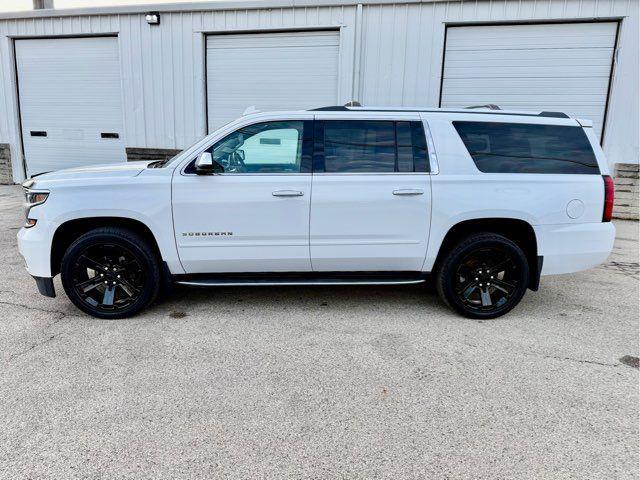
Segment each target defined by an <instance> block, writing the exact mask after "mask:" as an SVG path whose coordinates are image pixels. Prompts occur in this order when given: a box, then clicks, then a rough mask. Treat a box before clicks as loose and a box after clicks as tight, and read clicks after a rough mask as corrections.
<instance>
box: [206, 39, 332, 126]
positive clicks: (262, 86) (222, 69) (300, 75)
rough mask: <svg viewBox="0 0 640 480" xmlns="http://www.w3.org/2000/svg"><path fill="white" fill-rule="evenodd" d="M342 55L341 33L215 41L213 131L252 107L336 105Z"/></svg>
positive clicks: (211, 52) (210, 92)
mask: <svg viewBox="0 0 640 480" xmlns="http://www.w3.org/2000/svg"><path fill="white" fill-rule="evenodd" d="M338 50H339V33H338V32H337V31H321V32H287V33H268V34H233V35H211V36H209V37H208V38H207V107H208V125H209V130H210V131H213V130H215V129H216V128H218V127H220V126H222V125H224V124H225V123H227V122H228V121H230V120H233V119H234V118H237V117H238V116H240V115H242V112H243V111H244V110H245V109H246V108H247V107H249V106H252V105H253V106H255V107H256V108H258V109H259V110H288V109H291V110H295V109H304V108H309V107H312V106H322V105H329V104H333V103H335V102H336V101H337V95H338V93H337V92H338Z"/></svg>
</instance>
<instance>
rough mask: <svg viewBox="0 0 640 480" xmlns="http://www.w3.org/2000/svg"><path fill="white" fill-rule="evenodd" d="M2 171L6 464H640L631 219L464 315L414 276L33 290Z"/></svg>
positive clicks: (613, 473) (598, 472) (309, 468)
mask: <svg viewBox="0 0 640 480" xmlns="http://www.w3.org/2000/svg"><path fill="white" fill-rule="evenodd" d="M21 202H22V198H21V195H20V191H19V189H18V188H17V187H1V188H0V222H1V225H2V228H1V230H0V268H1V272H2V275H1V276H0V422H1V424H0V478H6V479H18V478H64V479H70V478H154V479H156V478H203V479H205V478H206V479H210V478H243V479H248V478H331V479H335V478H349V479H354V478H363V479H364V478H366V479H372V478H392V479H409V478H456V479H463V478H468V479H484V478H496V479H497V478H501V479H504V478H517V479H526V478H537V479H551V478H553V479H556V478H576V479H585V478H589V479H595V478H602V479H612V478H616V479H624V478H638V466H639V457H638V415H639V408H638V385H639V377H638V370H637V368H633V367H631V366H628V365H626V364H625V363H623V362H621V360H620V359H621V358H623V357H625V356H626V355H631V356H636V357H637V356H638V316H639V305H638V301H639V300H638V277H639V268H638V223H633V222H622V221H620V222H616V226H617V228H618V240H617V242H616V247H615V251H614V252H613V254H612V256H611V258H610V259H609V261H608V263H607V264H606V265H603V266H601V267H600V268H597V269H593V270H590V271H587V272H582V273H579V274H575V275H567V276H558V277H546V278H544V279H543V281H542V286H541V289H540V291H539V292H537V293H533V292H528V293H527V295H526V297H525V299H524V301H523V302H522V303H521V305H520V306H519V307H518V308H516V310H515V311H513V312H512V313H511V314H509V315H507V316H506V317H503V318H500V319H497V320H492V321H484V322H482V321H471V320H466V319H464V318H461V317H458V316H456V315H455V314H453V313H451V312H450V311H449V310H447V309H446V308H444V307H443V305H442V304H441V302H440V301H439V300H438V299H437V297H435V296H434V295H433V294H431V293H429V292H427V291H425V288H424V287H420V286H405V287H358V288H356V287H344V288H342V287H341V288H338V287H333V288H326V287H315V288H301V287H297V288H292V287H287V288H266V287H265V288H245V289H243V288H225V289H218V290H177V291H176V292H175V293H174V295H173V296H172V297H171V298H169V299H166V300H165V301H164V302H162V303H160V304H158V305H156V306H155V307H153V308H152V309H150V310H148V311H146V312H145V313H144V314H142V315H140V316H138V317H135V318H133V319H129V320H118V321H100V320H96V319H92V318H89V317H87V316H85V315H83V314H81V313H80V312H79V311H77V310H76V309H75V308H74V307H73V305H71V303H70V302H69V301H68V300H67V298H66V297H65V295H64V293H63V291H62V288H61V286H60V284H59V282H57V283H56V288H57V290H58V292H59V296H58V297H57V298H55V299H49V298H45V297H42V296H40V295H39V294H38V293H37V290H36V287H35V284H34V282H33V280H32V279H31V278H30V277H29V276H28V275H27V273H26V272H25V271H24V269H23V266H22V259H21V258H20V257H19V255H18V252H17V248H16V239H15V235H16V233H17V230H18V228H19V227H20V225H21V224H22V222H23V218H22V212H21V208H20V204H21Z"/></svg>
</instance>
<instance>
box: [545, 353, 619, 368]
mask: <svg viewBox="0 0 640 480" xmlns="http://www.w3.org/2000/svg"><path fill="white" fill-rule="evenodd" d="M542 358H551V359H554V360H567V361H569V362H575V363H587V364H590V365H600V366H603V367H619V366H620V365H619V364H618V363H604V362H596V361H595V360H582V359H580V358H571V357H556V356H553V355H543V356H542Z"/></svg>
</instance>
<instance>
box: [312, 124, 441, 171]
mask: <svg viewBox="0 0 640 480" xmlns="http://www.w3.org/2000/svg"><path fill="white" fill-rule="evenodd" d="M318 123H319V127H320V128H319V129H318V131H319V134H320V138H322V139H324V142H323V145H322V149H323V160H324V165H321V166H320V167H321V168H319V170H320V171H325V172H330V173H394V172H404V173H409V172H427V171H428V163H427V146H426V140H425V136H424V128H423V126H422V123H421V122H394V121H388V120H326V121H319V122H318Z"/></svg>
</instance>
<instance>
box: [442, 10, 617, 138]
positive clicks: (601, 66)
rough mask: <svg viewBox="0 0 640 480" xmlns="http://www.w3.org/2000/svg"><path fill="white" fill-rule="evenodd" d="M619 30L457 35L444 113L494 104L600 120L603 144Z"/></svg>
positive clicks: (581, 26) (549, 27)
mask: <svg viewBox="0 0 640 480" xmlns="http://www.w3.org/2000/svg"><path fill="white" fill-rule="evenodd" d="M616 28H617V24H616V23H614V22H607V23H564V24H545V25H500V26H497V25H494V26H468V27H450V28H448V29H447V46H446V52H445V63H444V72H443V83H442V102H441V105H442V106H443V107H464V106H470V105H483V104H487V103H493V104H496V105H499V106H500V107H501V108H503V109H515V110H551V111H561V112H565V113H567V114H568V115H570V116H575V117H578V118H587V119H590V120H593V123H594V128H595V131H596V133H597V135H598V137H600V134H601V132H602V124H603V120H604V112H605V107H606V103H607V91H608V88H609V75H610V73H611V62H612V58H613V50H614V46H615V38H616Z"/></svg>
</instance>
